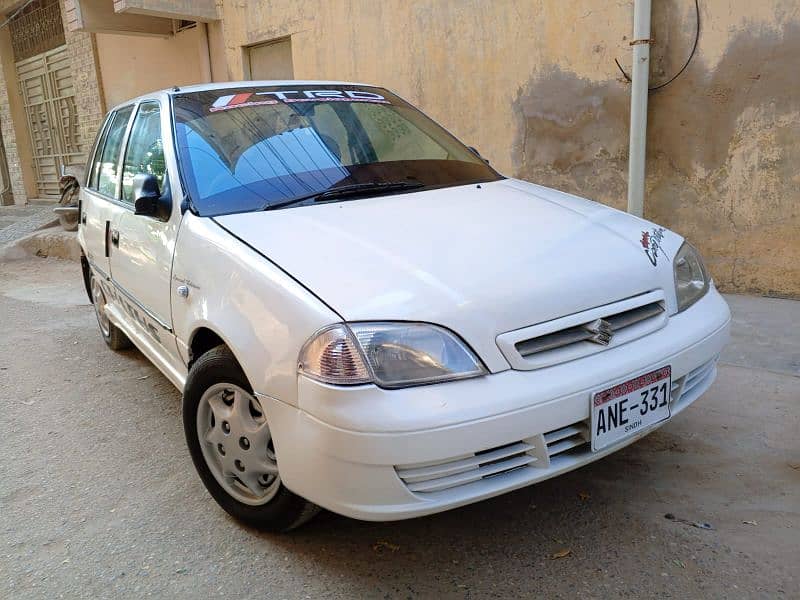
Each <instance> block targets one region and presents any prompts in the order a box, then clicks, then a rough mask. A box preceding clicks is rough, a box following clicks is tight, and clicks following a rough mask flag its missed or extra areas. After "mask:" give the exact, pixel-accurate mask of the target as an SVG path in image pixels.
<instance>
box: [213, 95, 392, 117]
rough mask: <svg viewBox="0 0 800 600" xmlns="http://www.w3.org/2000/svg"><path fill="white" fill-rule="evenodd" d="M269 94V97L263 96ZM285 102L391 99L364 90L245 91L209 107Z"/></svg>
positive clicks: (217, 109)
mask: <svg viewBox="0 0 800 600" xmlns="http://www.w3.org/2000/svg"><path fill="white" fill-rule="evenodd" d="M264 96H268V98H264V99H263V100H262V99H259V98H263V97H264ZM279 102H284V103H286V104H291V103H295V102H369V103H373V104H389V101H388V100H387V99H386V98H385V97H384V96H381V95H380V94H376V93H375V92H365V91H363V90H281V91H276V92H245V93H241V94H229V95H226V96H220V97H219V98H217V99H216V100H215V101H214V104H212V105H211V108H210V109H209V110H210V111H211V112H217V111H219V110H229V109H231V108H240V107H245V106H260V105H264V104H278V103H279Z"/></svg>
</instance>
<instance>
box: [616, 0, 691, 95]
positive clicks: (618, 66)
mask: <svg viewBox="0 0 800 600" xmlns="http://www.w3.org/2000/svg"><path fill="white" fill-rule="evenodd" d="M694 13H695V23H696V24H697V26H696V28H695V33H694V43H693V44H692V51H691V52H690V53H689V58H687V59H686V62H685V63H683V66H682V67H681V68H680V70H679V71H678V72H677V73H675V75H673V76H672V77H670V78H669V79H667V80H666V81H665V82H664V83H659V84H658V85H656V86H653V87H649V88H647V90H648V91H649V92H655V91H656V90H660V89H661V88H665V87H667V86H668V85H669V84H670V83H672V82H673V81H675V80H676V79H677V78H678V77H680V75H681V73H683V72H684V71H685V70H686V67H688V66H689V63H690V62H692V59H693V58H694V54H695V52H696V51H697V42H698V41H699V40H700V4H699V0H694ZM614 62H615V63H617V68H618V69H619V71H620V73H622V76H623V77H624V78H625V79H626V80H627V81H628V82H630V81H631V77H630V75H628V74H627V73H626V72H625V69H623V68H622V65H621V64H619V61H618V60H617V59H616V58H615V59H614Z"/></svg>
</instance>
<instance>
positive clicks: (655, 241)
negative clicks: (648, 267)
mask: <svg viewBox="0 0 800 600" xmlns="http://www.w3.org/2000/svg"><path fill="white" fill-rule="evenodd" d="M664 231H665V230H664V228H663V227H653V229H651V230H650V231H643V232H642V239H641V240H640V242H641V244H642V249H643V250H644V253H645V254H646V255H647V258H648V259H649V260H650V263H651V264H652V265H653V266H654V267H655V266H657V265H658V255H659V253H660V252H664V249H663V247H662V246H661V241H662V240H663V239H664Z"/></svg>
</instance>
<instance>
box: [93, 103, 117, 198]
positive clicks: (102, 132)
mask: <svg viewBox="0 0 800 600" xmlns="http://www.w3.org/2000/svg"><path fill="white" fill-rule="evenodd" d="M113 118H114V115H108V116H107V117H106V118H105V120H104V121H103V125H102V126H101V127H100V129H99V130H98V131H97V139H96V140H95V142H94V148H93V152H92V159H91V162H90V163H89V165H88V166H87V170H88V175H89V179H88V181H87V183H86V187H88V188H90V189H93V190H94V189H97V173H98V172H99V171H100V156H101V155H102V154H103V144H105V143H106V137H107V136H108V126H109V124H110V123H111V119H113Z"/></svg>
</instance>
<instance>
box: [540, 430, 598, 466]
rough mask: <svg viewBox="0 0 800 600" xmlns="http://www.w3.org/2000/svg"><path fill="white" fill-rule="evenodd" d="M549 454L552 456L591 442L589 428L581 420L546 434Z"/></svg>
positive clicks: (545, 439) (545, 438)
mask: <svg viewBox="0 0 800 600" xmlns="http://www.w3.org/2000/svg"><path fill="white" fill-rule="evenodd" d="M544 441H545V443H546V444H547V455H548V456H549V457H550V458H553V457H554V456H556V455H558V454H561V453H562V452H568V451H569V450H572V449H573V448H579V447H581V446H584V445H586V444H588V443H589V428H588V427H586V425H585V424H584V423H583V421H579V422H578V423H573V424H572V425H567V426H566V427H562V428H561V429H556V430H554V431H550V432H548V433H545V434H544Z"/></svg>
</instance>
